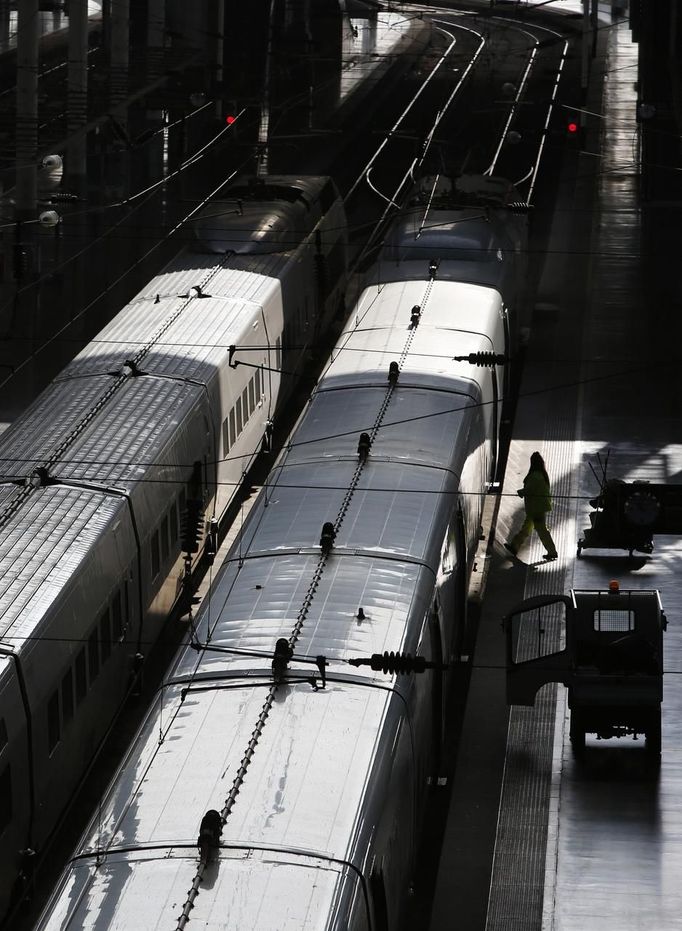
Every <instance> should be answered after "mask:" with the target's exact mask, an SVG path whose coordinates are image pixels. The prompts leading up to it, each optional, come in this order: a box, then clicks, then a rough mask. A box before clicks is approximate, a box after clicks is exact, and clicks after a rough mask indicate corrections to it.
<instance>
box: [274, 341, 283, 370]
mask: <svg viewBox="0 0 682 931" xmlns="http://www.w3.org/2000/svg"><path fill="white" fill-rule="evenodd" d="M275 368H278V369H281V368H282V338H281V336H278V337H277V340H276V342H275Z"/></svg>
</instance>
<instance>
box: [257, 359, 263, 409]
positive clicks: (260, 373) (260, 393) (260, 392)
mask: <svg viewBox="0 0 682 931" xmlns="http://www.w3.org/2000/svg"><path fill="white" fill-rule="evenodd" d="M262 398H263V370H262V369H259V368H258V369H256V403H257V404H260V402H261V400H262Z"/></svg>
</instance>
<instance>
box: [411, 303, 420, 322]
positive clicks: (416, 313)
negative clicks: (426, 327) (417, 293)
mask: <svg viewBox="0 0 682 931" xmlns="http://www.w3.org/2000/svg"><path fill="white" fill-rule="evenodd" d="M421 315H422V309H421V307H420V306H419V304H415V305H414V307H413V308H412V310H411V311H410V326H413V327H416V326H419V321H420V319H421Z"/></svg>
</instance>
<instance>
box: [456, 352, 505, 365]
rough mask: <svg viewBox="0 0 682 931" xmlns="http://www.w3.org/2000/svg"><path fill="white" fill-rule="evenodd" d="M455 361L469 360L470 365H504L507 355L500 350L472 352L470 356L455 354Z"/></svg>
mask: <svg viewBox="0 0 682 931" xmlns="http://www.w3.org/2000/svg"><path fill="white" fill-rule="evenodd" d="M453 362H468V363H469V364H470V365H478V366H479V367H486V366H487V367H488V368H492V367H493V366H495V365H504V364H505V362H507V357H506V356H505V355H503V354H502V353H499V352H470V353H469V355H468V356H455V357H454V359H453Z"/></svg>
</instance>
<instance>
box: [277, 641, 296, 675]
mask: <svg viewBox="0 0 682 931" xmlns="http://www.w3.org/2000/svg"><path fill="white" fill-rule="evenodd" d="M293 655H294V651H293V649H292V648H291V645H290V643H289V641H288V640H287V638H286V637H280V638H279V640H278V641H277V643H276V644H275V652H274V654H273V657H272V674H273V676H274V678H275V682H281V681H282V679H283V678H284V674H285V673H286V671H287V667H288V665H289V660H290V659H291V657H292V656H293Z"/></svg>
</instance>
